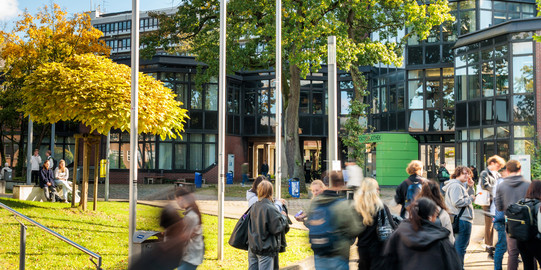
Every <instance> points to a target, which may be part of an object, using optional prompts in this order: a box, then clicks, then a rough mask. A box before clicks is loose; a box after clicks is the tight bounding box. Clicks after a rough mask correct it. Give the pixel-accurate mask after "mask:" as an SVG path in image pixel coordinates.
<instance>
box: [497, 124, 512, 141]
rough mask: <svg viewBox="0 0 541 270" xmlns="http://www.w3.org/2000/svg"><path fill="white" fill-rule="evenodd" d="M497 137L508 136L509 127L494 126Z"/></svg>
mask: <svg viewBox="0 0 541 270" xmlns="http://www.w3.org/2000/svg"><path fill="white" fill-rule="evenodd" d="M496 134H497V135H496V136H497V137H498V139H502V138H509V127H496Z"/></svg>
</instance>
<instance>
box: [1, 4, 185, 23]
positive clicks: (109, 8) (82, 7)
mask: <svg viewBox="0 0 541 270" xmlns="http://www.w3.org/2000/svg"><path fill="white" fill-rule="evenodd" d="M91 2H92V3H93V6H94V7H96V6H98V5H99V6H100V7H101V11H102V12H107V13H108V12H118V11H126V10H131V7H132V1H131V0H55V1H47V0H45V1H40V0H0V23H1V24H5V25H7V28H8V29H9V28H10V25H11V24H12V23H13V22H14V21H16V20H17V17H18V14H20V13H21V12H22V11H24V9H28V11H29V12H30V14H35V13H36V12H37V10H38V9H39V8H40V7H43V6H44V5H50V4H51V3H56V4H58V5H60V6H61V7H62V8H63V9H64V10H67V12H68V13H70V14H73V13H78V12H85V11H89V10H90V7H91ZM179 2H180V0H139V9H140V10H141V11H145V10H153V9H160V8H166V7H171V6H176V5H178V4H179Z"/></svg>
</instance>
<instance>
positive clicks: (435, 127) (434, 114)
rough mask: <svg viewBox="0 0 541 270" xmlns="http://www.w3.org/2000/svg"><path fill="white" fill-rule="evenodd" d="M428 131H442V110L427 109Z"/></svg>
mask: <svg viewBox="0 0 541 270" xmlns="http://www.w3.org/2000/svg"><path fill="white" fill-rule="evenodd" d="M425 121H426V123H425V124H426V125H425V126H426V131H441V117H440V111H434V110H427V111H425Z"/></svg>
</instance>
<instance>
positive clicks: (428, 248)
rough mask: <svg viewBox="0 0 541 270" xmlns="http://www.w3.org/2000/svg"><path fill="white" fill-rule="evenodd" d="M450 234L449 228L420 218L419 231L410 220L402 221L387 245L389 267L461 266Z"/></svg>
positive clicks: (452, 268) (402, 269)
mask: <svg viewBox="0 0 541 270" xmlns="http://www.w3.org/2000/svg"><path fill="white" fill-rule="evenodd" d="M448 235H449V231H448V230H447V229H445V228H442V227H441V226H438V225H436V224H434V223H432V222H430V221H428V220H422V221H421V229H420V230H419V231H417V232H416V231H415V230H413V226H412V224H411V223H410V221H409V220H405V221H403V222H402V223H400V225H399V226H398V229H397V230H396V231H395V232H394V233H393V234H392V235H391V237H390V238H389V240H388V241H387V243H386V245H385V250H384V253H383V255H384V256H385V264H386V266H387V269H393V270H419V269H438V270H455V269H456V270H460V269H462V265H461V264H460V258H459V257H458V254H457V253H456V250H455V248H454V247H453V245H452V244H451V242H449V238H448Z"/></svg>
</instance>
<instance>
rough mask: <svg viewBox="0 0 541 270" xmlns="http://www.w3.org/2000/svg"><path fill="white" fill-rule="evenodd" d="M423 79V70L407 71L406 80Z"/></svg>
mask: <svg viewBox="0 0 541 270" xmlns="http://www.w3.org/2000/svg"><path fill="white" fill-rule="evenodd" d="M422 77H423V70H422V69H419V70H410V71H408V79H420V78H422Z"/></svg>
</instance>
